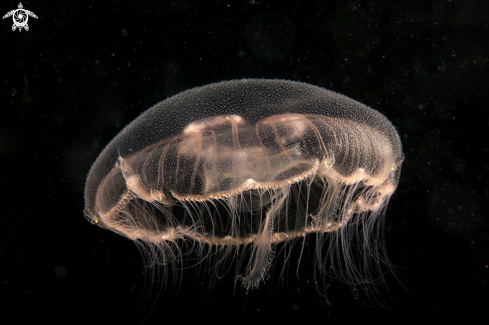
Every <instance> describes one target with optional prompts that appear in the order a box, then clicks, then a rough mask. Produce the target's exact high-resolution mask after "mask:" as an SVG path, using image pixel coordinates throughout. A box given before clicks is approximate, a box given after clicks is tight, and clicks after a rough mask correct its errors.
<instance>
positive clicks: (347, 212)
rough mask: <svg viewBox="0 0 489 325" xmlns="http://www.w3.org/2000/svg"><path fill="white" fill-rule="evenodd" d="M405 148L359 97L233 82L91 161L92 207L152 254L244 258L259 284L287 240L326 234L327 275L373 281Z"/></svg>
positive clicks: (248, 283)
mask: <svg viewBox="0 0 489 325" xmlns="http://www.w3.org/2000/svg"><path fill="white" fill-rule="evenodd" d="M403 157H404V156H403V153H402V147H401V142H400V139H399V136H398V133H397V131H396V129H395V128H394V126H393V125H392V124H391V123H390V122H389V120H388V119H387V118H386V117H385V116H383V115H382V114H381V113H379V112H378V111H376V110H374V109H372V108H369V107H367V106H366V105H363V104H361V103H359V102H357V101H355V100H353V99H350V98H348V97H346V96H343V95H340V94H337V93H335V92H332V91H329V90H326V89H324V88H320V87H317V86H313V85H310V84H306V83H302V82H295V81H287V80H266V79H243V80H232V81H225V82H220V83H215V84H210V85H206V86H203V87H198V88H194V89H190V90H187V91H184V92H182V93H180V94H177V95H175V96H173V97H170V98H168V99H166V100H164V101H162V102H160V103H158V104H156V105H155V106H153V107H151V108H150V109H148V110H147V111H146V112H144V113H143V114H141V115H140V116H139V117H138V118H137V119H135V120H134V121H133V122H132V123H130V124H129V125H128V126H126V127H125V128H124V129H123V130H122V131H121V132H120V133H119V134H118V135H117V136H116V137H115V138H114V139H113V140H112V141H111V142H110V143H109V144H108V145H107V147H106V148H105V149H104V150H103V151H102V153H101V154H100V155H99V157H98V158H97V160H96V161H95V163H94V164H93V166H92V168H91V170H90V172H89V174H88V177H87V182H86V188H85V215H86V217H87V218H88V219H89V220H90V221H91V222H92V223H94V224H97V225H98V226H100V227H102V228H105V229H109V230H112V231H113V232H116V233H118V234H120V235H122V236H125V237H127V238H128V239H131V240H133V241H135V242H136V243H138V244H140V245H141V246H142V247H145V249H146V250H147V252H148V253H149V256H150V258H149V263H150V264H155V265H160V266H163V267H174V268H175V267H177V265H180V264H179V263H181V262H185V259H187V258H189V259H190V257H189V255H190V254H193V255H192V257H191V258H192V259H193V261H195V260H197V261H198V262H203V261H205V259H211V256H212V261H213V263H222V261H224V260H226V259H231V260H234V261H235V263H236V267H235V270H236V271H235V273H236V274H235V275H234V276H235V279H236V281H237V282H239V283H242V285H243V286H244V287H245V288H247V289H251V288H256V287H258V286H259V285H260V283H262V282H264V281H265V280H266V279H267V278H268V277H269V274H270V272H271V271H270V270H271V269H272V265H273V264H274V258H275V255H276V250H277V247H278V246H279V245H281V244H284V243H289V244H291V243H297V242H299V243H304V241H306V240H308V238H310V237H314V238H315V251H316V253H315V258H316V263H315V264H316V267H317V269H318V270H319V271H320V272H319V274H322V275H323V276H326V275H327V276H332V277H336V278H337V279H339V280H341V281H343V282H346V283H348V284H351V285H352V286H355V285H362V286H365V285H369V284H374V283H376V282H378V278H376V277H378V275H375V273H376V270H379V269H380V268H381V267H380V264H382V263H383V264H385V265H386V266H388V267H389V263H388V260H387V256H386V254H385V249H384V245H383V242H382V234H381V229H382V227H381V225H382V224H383V222H382V220H383V216H384V215H385V210H386V206H387V204H388V201H389V199H390V197H391V196H392V194H393V193H394V191H395V190H396V187H397V184H398V181H399V176H400V170H401V163H402V161H403ZM292 246H293V245H288V247H292ZM289 254H290V252H289ZM216 256H217V258H216ZM296 262H297V263H300V260H299V261H296ZM288 263H292V261H290V259H289V260H288ZM195 264H201V263H195ZM215 269H217V268H213V267H209V272H212V270H215ZM312 273H313V274H317V272H312ZM380 277H382V274H381V275H380ZM183 280H185V279H183Z"/></svg>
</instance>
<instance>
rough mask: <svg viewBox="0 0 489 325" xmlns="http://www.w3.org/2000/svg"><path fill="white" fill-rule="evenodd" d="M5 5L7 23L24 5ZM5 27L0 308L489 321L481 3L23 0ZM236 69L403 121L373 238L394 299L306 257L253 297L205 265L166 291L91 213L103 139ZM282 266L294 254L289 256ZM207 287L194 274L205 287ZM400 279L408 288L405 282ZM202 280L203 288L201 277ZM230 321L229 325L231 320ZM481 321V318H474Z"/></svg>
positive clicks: (110, 317)
mask: <svg viewBox="0 0 489 325" xmlns="http://www.w3.org/2000/svg"><path fill="white" fill-rule="evenodd" d="M17 5H18V2H17V1H4V2H2V4H1V6H0V8H1V11H2V15H3V14H5V13H6V12H8V11H10V10H12V9H15V8H17ZM23 5H24V8H25V9H28V10H31V11H33V12H34V13H35V14H36V15H37V16H38V17H39V18H38V19H34V18H30V19H29V26H30V30H29V31H27V32H26V31H25V30H23V31H22V32H20V33H19V32H18V31H15V32H13V31H12V30H11V26H12V19H11V18H8V19H4V20H2V21H1V42H0V43H1V48H0V53H1V57H2V59H1V64H2V66H1V70H0V71H1V72H0V76H1V79H0V108H1V115H0V184H1V193H2V195H1V204H0V313H1V315H2V318H5V319H9V318H10V317H15V320H16V322H24V321H27V320H32V321H40V320H46V321H49V322H50V323H51V324H54V323H73V322H74V321H75V320H84V321H91V322H92V323H93V322H95V323H102V322H107V321H110V322H111V323H113V324H115V323H116V322H119V323H136V324H137V323H142V322H143V321H144V320H146V323H147V324H153V323H164V322H168V321H179V322H180V321H187V320H201V319H205V318H208V319H210V320H211V321H236V320H240V319H243V320H247V321H254V322H257V321H259V320H261V319H263V318H267V319H270V320H275V321H287V320H289V321H291V322H292V321H294V322H295V321H301V322H308V321H309V322H311V321H321V322H324V323H327V322H332V321H337V322H339V321H341V322H353V321H361V322H370V321H375V322H376V323H378V322H383V321H386V322H387V321H389V322H393V321H394V322H400V321H405V320H416V321H417V320H420V319H423V320H426V319H433V320H435V319H436V320H437V322H442V321H445V320H454V319H456V318H458V317H464V320H465V321H470V320H471V319H475V318H476V317H478V316H482V317H484V318H485V317H486V315H487V312H488V310H487V308H488V304H489V300H488V299H487V292H488V290H489V286H488V284H487V281H488V276H489V218H488V215H487V210H488V207H489V205H488V195H489V193H488V186H487V184H486V182H487V181H488V180H489V173H488V169H489V165H488V158H489V157H488V148H489V146H488V141H487V140H488V132H487V129H488V128H489V113H488V105H489V101H488V99H489V43H488V35H489V27H488V25H487V21H488V20H489V2H487V1H484V0H480V1H457V0H452V1H447V0H443V1H442V0H437V1H409V2H404V1H285V0H283V1H277V2H272V1H258V0H256V1H255V0H247V1H204V0H199V1H174V2H169V1H103V2H102V1H80V0H78V1H77V0H71V1H49V2H48V1H44V2H40V1H28V2H27V1H26V2H23ZM240 78H281V79H289V80H297V81H303V82H308V83H311V84H314V85H318V86H321V87H325V88H328V89H331V90H334V91H336V92H339V93H342V94H344V95H347V96H349V97H352V98H354V99H356V100H358V101H360V102H363V103H365V104H367V105H369V106H371V107H373V108H375V109H377V110H379V111H380V112H381V113H383V114H384V115H386V116H387V117H388V118H389V119H390V120H391V121H392V123H393V124H394V125H395V126H396V127H397V129H398V131H399V134H400V137H401V140H402V143H403V146H404V154H405V156H406V158H405V161H404V163H403V165H402V173H401V180H400V183H399V187H398V189H397V192H396V193H395V194H394V196H393V198H392V200H391V202H390V205H389V207H388V210H387V216H386V228H385V240H386V245H387V250H388V254H389V257H390V259H391V262H392V263H393V264H395V265H396V266H397V272H398V277H399V279H400V282H399V280H398V279H396V278H395V277H394V276H393V275H392V274H390V275H387V283H386V284H387V288H388V290H383V291H382V295H381V298H382V299H383V300H384V301H385V302H386V304H387V307H379V306H377V307H375V306H368V305H365V304H363V303H360V302H359V301H356V300H354V299H353V298H352V294H351V292H350V291H349V289H348V287H345V286H342V285H341V284H338V283H335V282H332V289H331V293H332V294H333V296H334V297H335V303H334V304H333V305H331V306H327V305H324V304H323V303H322V302H321V299H320V298H319V297H318V296H317V295H316V294H315V292H314V290H313V286H312V285H311V284H310V283H309V282H308V280H309V279H310V272H311V268H310V265H309V264H308V261H307V260H308V259H307V258H305V259H304V260H303V263H302V264H303V265H302V266H301V268H300V270H299V271H300V278H299V279H298V278H297V277H296V276H295V264H293V266H292V267H291V268H290V269H291V271H290V272H289V273H288V274H287V275H286V277H285V280H284V281H282V282H281V281H280V280H279V279H277V278H272V279H271V280H270V281H269V283H268V285H267V286H262V287H261V288H260V289H258V290H254V291H252V292H250V293H248V294H246V292H245V291H244V290H242V289H240V288H239V287H238V289H237V290H236V291H233V281H232V278H225V279H223V280H221V281H219V282H217V284H216V285H215V286H213V288H211V289H210V288H209V286H208V284H207V283H208V281H207V280H205V278H204V280H201V278H199V277H198V276H197V277H195V278H193V279H192V277H190V278H189V277H187V278H184V279H183V281H182V287H181V288H180V290H179V292H177V290H176V289H175V288H174V289H168V290H166V291H165V293H164V294H162V295H160V296H159V297H158V295H157V294H158V292H159V288H160V287H161V286H160V285H159V284H158V281H157V279H158V278H161V277H158V275H157V274H156V275H155V279H156V280H154V281H153V280H152V274H151V272H147V271H146V269H145V268H144V265H143V258H142V257H141V255H140V253H139V252H138V249H137V247H136V245H134V244H133V243H132V242H131V241H130V240H127V239H125V238H123V237H121V236H119V235H116V234H114V233H112V232H110V231H106V230H103V229H101V228H99V227H96V226H93V225H91V224H90V223H89V222H87V221H86V220H85V218H84V215H83V209H84V199H83V189H84V182H85V178H86V175H87V173H88V170H89V168H90V166H91V164H92V163H93V162H94V161H95V159H96V157H97V155H98V154H99V153H100V151H101V150H102V149H103V148H104V147H105V145H106V144H107V143H108V142H109V141H110V140H111V139H112V138H113V137H114V136H115V135H116V134H117V133H118V132H119V131H120V130H121V129H122V128H123V127H124V126H125V125H126V124H128V123H129V122H130V121H132V120H133V119H134V118H136V117H137V116H138V115H139V114H140V113H141V112H143V111H144V110H146V109H147V108H149V107H150V106H152V105H154V104H155V103H157V102H159V101H161V100H164V99H165V98H167V97H169V96H172V95H174V94H177V93H179V92H181V91H184V90H187V89H190V88H193V87H196V86H201V85H205V84H209V83H213V82H218V81H223V80H230V79H240ZM292 263H295V261H294V262H292ZM205 281H207V282H206V283H205V284H201V282H205ZM401 283H402V284H401ZM202 287H203V288H202ZM229 317H233V318H229ZM485 319H486V318H485Z"/></svg>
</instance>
